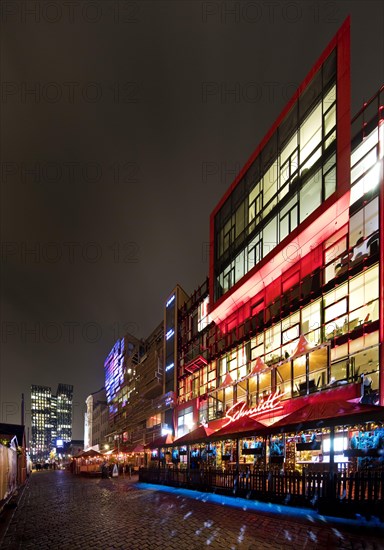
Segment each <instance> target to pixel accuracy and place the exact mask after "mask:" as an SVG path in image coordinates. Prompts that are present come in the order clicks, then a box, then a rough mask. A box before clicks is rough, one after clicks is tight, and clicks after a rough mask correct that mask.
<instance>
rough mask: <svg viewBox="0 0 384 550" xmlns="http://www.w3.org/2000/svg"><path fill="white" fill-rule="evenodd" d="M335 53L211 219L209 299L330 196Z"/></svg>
mask: <svg viewBox="0 0 384 550" xmlns="http://www.w3.org/2000/svg"><path fill="white" fill-rule="evenodd" d="M336 77H337V75H336V50H334V52H333V53H332V54H331V55H330V56H329V57H328V59H327V60H326V61H325V63H324V64H323V66H322V67H321V69H320V70H319V71H318V72H317V73H316V74H315V76H314V77H313V79H312V81H311V83H310V84H309V86H308V87H307V88H306V90H305V91H304V92H303V93H302V94H301V95H300V96H299V98H298V100H297V101H296V103H295V104H294V106H293V107H292V108H291V110H290V112H289V113H288V114H287V115H286V117H285V118H284V120H283V121H282V122H281V124H280V125H279V126H278V128H277V129H276V131H275V132H274V134H273V135H272V137H271V138H270V139H269V141H268V143H267V144H266V145H265V147H264V148H263V149H262V151H261V152H260V154H259V155H258V156H257V158H256V159H255V160H254V161H253V163H252V164H251V166H250V167H249V168H248V170H247V171H246V173H245V174H244V176H243V177H242V179H241V180H240V181H239V183H238V184H237V185H236V187H235V189H234V190H233V192H232V193H231V195H230V196H229V197H228V199H227V200H226V201H225V203H224V204H223V206H222V207H221V209H220V210H219V211H218V212H217V214H216V216H215V219H214V236H215V256H214V298H215V300H218V299H219V298H220V297H221V296H222V295H223V294H225V293H226V292H227V291H228V290H230V289H231V288H232V287H233V286H234V285H235V284H236V283H237V282H239V281H240V280H241V279H242V278H243V277H244V275H245V274H246V273H248V272H249V271H251V270H252V269H253V268H254V267H255V266H256V265H257V264H258V263H259V262H260V261H261V260H262V259H263V258H264V257H266V256H267V255H268V254H269V253H270V252H271V251H272V250H273V249H274V248H275V247H276V246H277V245H278V244H279V243H280V242H282V241H283V240H284V239H285V238H287V237H288V236H289V235H290V233H291V232H292V231H293V230H294V229H295V228H296V227H298V225H299V224H301V223H302V222H303V221H304V220H305V219H306V218H307V217H308V216H309V215H310V214H311V213H312V212H314V211H315V210H316V209H317V208H318V207H319V206H320V205H321V204H322V203H323V202H324V201H325V200H326V199H327V198H328V197H330V196H331V195H332V194H333V193H334V191H335V190H336V139H337V135H336V94H337V90H336Z"/></svg>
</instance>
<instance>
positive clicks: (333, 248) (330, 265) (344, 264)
mask: <svg viewBox="0 0 384 550" xmlns="http://www.w3.org/2000/svg"><path fill="white" fill-rule="evenodd" d="M326 246H327V248H326V250H325V252H324V263H325V265H326V267H325V270H324V271H325V275H324V282H325V283H328V282H329V281H331V280H332V279H334V278H335V277H336V276H339V275H342V274H343V273H345V272H346V271H348V268H349V256H348V254H347V253H346V251H347V237H346V236H343V237H342V238H341V239H339V240H338V241H337V242H333V243H332V242H331V241H327V243H326Z"/></svg>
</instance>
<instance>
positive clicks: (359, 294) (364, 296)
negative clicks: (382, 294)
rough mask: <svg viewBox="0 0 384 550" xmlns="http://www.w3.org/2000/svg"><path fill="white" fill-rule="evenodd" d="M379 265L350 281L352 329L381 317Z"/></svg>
mask: <svg viewBox="0 0 384 550" xmlns="http://www.w3.org/2000/svg"><path fill="white" fill-rule="evenodd" d="M378 298H379V267H378V265H376V266H374V267H373V268H371V269H368V270H367V271H364V272H363V273H361V274H360V275H358V276H357V277H354V278H353V279H351V280H350V282H349V310H350V314H349V324H350V330H354V329H355V328H357V327H359V326H361V325H366V324H368V323H371V322H373V321H376V320H377V319H378V317H379V301H378Z"/></svg>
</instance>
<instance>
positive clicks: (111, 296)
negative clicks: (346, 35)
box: [0, 0, 384, 439]
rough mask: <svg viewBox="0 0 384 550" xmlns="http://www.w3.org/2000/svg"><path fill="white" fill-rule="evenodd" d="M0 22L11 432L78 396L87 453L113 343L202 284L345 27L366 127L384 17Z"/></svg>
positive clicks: (382, 75) (280, 12)
mask: <svg viewBox="0 0 384 550" xmlns="http://www.w3.org/2000/svg"><path fill="white" fill-rule="evenodd" d="M0 8H1V13H0V16H1V32H0V37H1V103H0V106H1V262H2V273H1V372H0V390H1V420H2V421H3V422H14V423H19V421H20V395H21V393H22V392H24V393H25V394H26V398H27V399H26V409H27V417H26V420H27V423H28V422H29V419H30V414H29V412H28V411H29V409H30V399H29V397H30V385H31V384H33V383H34V384H42V385H49V386H52V389H53V391H56V387H57V384H58V383H59V382H63V383H69V384H73V385H74V387H75V396H74V400H75V407H74V432H73V437H74V438H77V439H80V438H81V439H82V438H83V417H84V411H85V404H84V400H85V398H86V396H87V395H89V393H91V392H94V391H96V390H98V389H99V388H100V387H101V386H102V385H103V383H104V377H103V375H104V373H103V363H104V359H105V357H106V356H107V354H108V353H109V351H110V349H111V347H112V345H113V343H114V341H115V340H116V339H117V338H118V337H119V336H120V337H121V336H123V335H124V333H125V332H126V331H129V332H131V333H132V334H134V335H135V336H137V337H143V338H145V337H147V336H148V335H149V333H150V332H151V331H152V329H154V328H155V326H157V324H158V323H159V322H160V321H161V319H162V315H163V307H164V302H165V300H166V298H167V295H168V294H169V293H170V291H171V290H172V288H173V287H174V286H175V284H176V283H179V284H180V285H181V286H182V287H183V288H184V289H185V291H186V292H188V293H189V292H192V291H193V290H194V289H195V288H197V286H199V284H201V283H202V282H203V281H204V279H205V277H206V275H207V272H208V258H207V254H208V238H209V214H210V212H211V211H212V210H213V208H214V206H215V205H216V203H217V202H218V201H219V199H220V197H221V196H222V194H223V193H224V192H225V190H226V188H227V187H228V186H229V185H230V183H231V181H232V179H233V177H234V172H236V171H238V170H239V169H240V168H241V166H242V165H243V164H244V163H245V161H246V160H247V158H248V157H249V156H250V154H251V153H252V151H253V150H254V149H255V147H256V146H257V144H258V143H259V141H260V140H261V139H262V137H263V135H264V134H265V133H266V131H267V130H268V128H269V127H270V126H271V125H272V123H273V122H274V120H275V119H276V117H277V116H278V114H279V113H280V111H281V109H282V108H283V107H284V105H285V103H286V102H287V101H288V99H289V98H290V96H291V95H292V93H293V91H294V89H295V88H296V87H297V86H298V84H299V83H300V82H301V81H302V80H303V79H304V77H305V76H306V74H307V72H308V71H309V69H310V68H311V66H312V65H313V64H314V62H315V61H316V60H317V58H318V57H319V56H320V54H321V53H322V51H323V49H324V48H325V47H326V45H327V43H328V42H329V41H330V40H331V38H332V37H333V35H334V34H335V33H336V31H337V29H338V28H339V26H340V25H341V24H342V22H343V20H344V19H345V17H346V16H347V15H348V14H350V15H351V44H352V113H353V114H354V113H355V112H356V111H357V110H358V109H359V108H360V106H361V105H362V103H363V101H364V100H367V99H368V98H369V97H370V96H372V95H373V94H374V93H375V92H376V91H377V89H378V88H379V87H380V85H382V84H383V83H384V38H383V28H384V4H383V3H382V2H379V1H377V0H373V1H366V0H365V1H361V2H360V1H359V2H353V1H333V2H332V1H329V2H328V1H322V2H317V1H315V0H314V1H305V2H298V1H292V2H291V1H279V0H274V1H271V2H269V1H265V2H264V1H263V2H261V1H260V2H259V1H246V0H244V1H241V2H236V1H235V2H219V1H211V2H201V1H198V0H193V1H185V0H184V1H176V0H174V1H160V0H158V1H141V2H135V1H124V0H121V1H118V0H108V1H92V2H90V1H87V0H72V1H69V2H65V1H63V2H61V1H59V0H50V1H34V0H30V1H27V2H19V1H12V0H3V1H2V2H1V5H0ZM34 8H35V12H33V10H34Z"/></svg>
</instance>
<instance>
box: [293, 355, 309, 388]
mask: <svg viewBox="0 0 384 550" xmlns="http://www.w3.org/2000/svg"><path fill="white" fill-rule="evenodd" d="M293 392H294V395H306V393H307V374H306V356H305V355H302V356H301V357H298V358H297V359H294V361H293Z"/></svg>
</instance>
